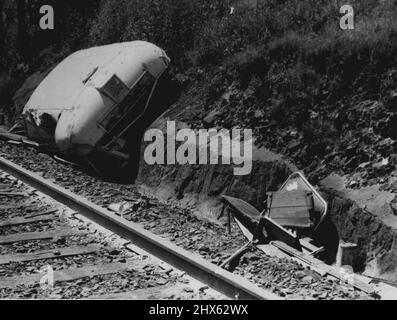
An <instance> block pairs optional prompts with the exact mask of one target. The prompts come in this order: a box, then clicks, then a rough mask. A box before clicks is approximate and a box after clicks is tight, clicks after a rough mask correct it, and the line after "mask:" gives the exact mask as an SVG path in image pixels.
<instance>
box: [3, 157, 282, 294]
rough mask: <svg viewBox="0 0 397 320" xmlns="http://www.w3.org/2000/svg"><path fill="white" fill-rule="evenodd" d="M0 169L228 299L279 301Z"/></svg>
mask: <svg viewBox="0 0 397 320" xmlns="http://www.w3.org/2000/svg"><path fill="white" fill-rule="evenodd" d="M0 169H1V170H3V171H4V172H6V173H8V174H10V175H12V176H14V177H16V178H18V179H20V180H21V181H23V182H24V183H26V184H28V185H30V186H32V187H33V188H35V189H37V190H38V191H40V192H42V193H44V194H46V195H48V196H50V197H52V198H53V199H55V200H56V201H58V202H60V203H62V204H64V205H66V206H68V207H70V208H71V209H73V210H75V211H77V212H79V213H80V214H82V215H84V216H86V217H87V218H89V219H90V220H92V221H94V222H96V223H98V224H99V225H101V226H103V227H105V228H106V229H108V230H110V231H112V232H114V233H116V234H118V235H120V236H122V237H124V238H125V239H127V240H130V241H131V242H132V243H134V244H135V245H137V246H138V247H140V248H142V249H144V250H146V251H147V252H149V253H151V254H153V255H154V256H156V257H158V258H159V259H161V260H163V261H165V262H167V263H168V264H170V265H172V266H174V267H176V268H178V269H180V270H182V271H184V272H186V273H187V274H189V275H190V276H192V277H193V278H195V279H197V280H199V281H201V282H203V283H205V284H206V285H208V286H209V287H211V288H213V289H215V290H216V291H218V292H220V293H222V294H224V295H225V296H227V297H229V298H231V299H243V300H245V299H249V300H258V299H259V300H282V298H280V297H279V296H277V295H275V294H273V293H272V292H270V291H267V290H264V289H262V288H259V287H258V286H257V285H255V284H253V283H251V282H249V281H248V280H246V279H244V278H243V277H241V276H238V275H235V274H233V273H231V272H229V271H227V270H224V269H222V268H220V267H218V266H216V265H214V264H212V263H210V262H208V261H206V260H204V259H203V258H201V257H200V256H199V255H197V254H195V253H191V252H188V251H186V250H184V249H182V248H180V247H178V246H176V245H175V244H173V243H171V242H170V241H168V240H166V239H163V238H161V237H159V236H157V235H155V234H153V233H151V232H149V231H147V230H145V229H144V228H142V227H141V226H139V225H138V224H136V223H133V222H131V221H128V220H126V219H124V218H122V217H119V216H117V215H115V214H114V213H112V212H110V211H108V210H106V209H104V208H103V207H100V206H98V205H96V204H94V203H92V202H90V201H88V200H87V199H85V198H83V197H81V196H79V195H76V194H74V193H72V192H70V191H69V190H66V189H65V188H62V187H60V186H58V185H56V184H54V183H53V182H51V181H48V180H46V179H44V178H43V177H41V176H39V175H38V174H36V173H34V172H31V171H29V170H26V169H24V168H22V167H21V166H19V165H16V164H14V163H12V162H11V161H8V160H6V159H4V158H2V157H0Z"/></svg>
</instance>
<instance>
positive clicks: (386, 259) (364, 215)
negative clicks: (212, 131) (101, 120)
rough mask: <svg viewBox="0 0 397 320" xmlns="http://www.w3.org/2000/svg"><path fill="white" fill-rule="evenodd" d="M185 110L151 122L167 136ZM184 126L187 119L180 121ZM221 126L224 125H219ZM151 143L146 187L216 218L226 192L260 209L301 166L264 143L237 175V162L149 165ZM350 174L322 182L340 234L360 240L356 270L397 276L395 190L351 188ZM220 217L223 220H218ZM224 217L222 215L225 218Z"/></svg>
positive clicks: (143, 168)
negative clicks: (169, 123) (244, 170)
mask: <svg viewBox="0 0 397 320" xmlns="http://www.w3.org/2000/svg"><path fill="white" fill-rule="evenodd" d="M181 112H182V114H183V110H180V109H179V110H174V109H171V110H169V111H168V112H166V113H165V114H163V115H162V116H161V117H160V118H159V119H158V120H157V121H156V122H154V123H153V124H152V126H151V127H152V128H158V129H160V130H161V131H162V132H163V133H164V136H165V137H166V134H165V131H166V122H167V121H170V120H176V121H177V120H178V119H180V117H181ZM177 123H178V124H179V126H180V128H185V127H187V125H186V124H185V123H183V122H177ZM218 129H219V128H218ZM148 144H149V143H148V142H143V144H142V149H141V161H140V169H139V175H138V180H137V183H138V185H139V186H140V188H141V190H142V191H143V192H145V193H147V194H150V195H152V196H155V197H157V198H159V199H161V200H163V201H167V202H174V203H178V204H179V205H182V206H183V207H188V208H190V209H193V212H195V214H196V215H197V216H199V217H203V218H206V219H209V220H211V221H217V217H218V215H219V213H220V212H221V210H222V203H221V200H220V196H221V195H223V194H227V195H231V196H235V197H239V198H242V199H244V200H246V201H248V202H249V203H251V204H252V205H254V206H255V207H257V208H258V209H260V208H261V207H262V206H263V201H264V199H265V196H266V192H267V191H275V190H277V189H278V187H279V186H280V184H281V183H282V182H283V181H284V180H285V179H286V178H287V177H288V175H289V174H290V173H292V172H293V171H295V170H298V169H297V168H296V167H295V166H294V165H293V164H291V163H290V162H289V161H287V160H286V159H285V158H282V157H281V156H279V155H277V154H275V153H273V152H271V151H268V150H266V149H264V148H262V149H257V148H255V147H254V150H253V159H254V161H253V166H252V172H251V174H249V175H246V176H234V175H233V165H222V164H218V165H148V164H147V163H146V162H145V161H144V159H143V153H144V150H145V148H146V147H147V145H148ZM348 181H349V179H348V177H347V178H345V179H342V178H341V177H338V178H335V177H333V176H332V175H331V176H330V177H329V178H327V179H324V180H323V181H322V182H320V183H319V187H320V188H321V191H322V194H323V195H324V197H325V198H326V199H327V201H328V204H329V211H328V212H329V215H330V217H331V219H332V221H333V222H334V224H335V225H336V228H337V230H338V233H339V237H340V239H341V240H344V241H346V242H353V243H356V244H358V248H359V250H358V256H357V259H356V261H355V266H354V267H355V269H356V270H357V271H365V273H366V274H367V275H370V276H374V277H381V278H385V279H387V280H391V281H397V272H396V265H397V264H396V263H395V262H396V260H397V244H396V243H395V241H394V238H395V234H396V228H397V220H396V221H395V219H396V218H395V216H394V214H393V210H392V206H391V205H390V203H391V202H392V200H393V198H394V196H395V195H394V194H393V193H392V192H389V191H380V190H379V186H370V187H366V188H367V189H368V188H370V189H371V190H366V188H364V189H363V188H359V189H346V185H348V184H349V183H348ZM218 222H219V221H218ZM221 222H222V220H221Z"/></svg>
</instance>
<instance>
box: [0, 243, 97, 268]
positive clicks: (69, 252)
mask: <svg viewBox="0 0 397 320" xmlns="http://www.w3.org/2000/svg"><path fill="white" fill-rule="evenodd" d="M99 249H100V248H99V246H96V245H90V246H83V247H82V246H72V247H67V248H62V249H51V250H43V251H35V252H32V253H24V254H10V255H3V256H1V257H0V265H3V264H8V263H12V262H17V263H21V262H28V261H36V260H44V259H58V258H64V257H72V256H79V255H85V254H90V253H94V252H97V251H99Z"/></svg>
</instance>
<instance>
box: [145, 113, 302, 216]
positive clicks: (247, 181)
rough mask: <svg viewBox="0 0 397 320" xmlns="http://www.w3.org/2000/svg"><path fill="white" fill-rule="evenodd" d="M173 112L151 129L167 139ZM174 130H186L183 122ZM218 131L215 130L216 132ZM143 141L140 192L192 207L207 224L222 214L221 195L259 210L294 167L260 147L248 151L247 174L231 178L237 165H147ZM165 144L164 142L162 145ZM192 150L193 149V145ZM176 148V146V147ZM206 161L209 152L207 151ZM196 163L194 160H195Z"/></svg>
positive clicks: (146, 143) (159, 120)
mask: <svg viewBox="0 0 397 320" xmlns="http://www.w3.org/2000/svg"><path fill="white" fill-rule="evenodd" d="M172 113H173V110H171V111H169V112H166V113H165V114H163V116H162V117H160V118H159V119H158V120H157V121H155V122H154V123H153V124H152V125H151V128H157V129H160V130H161V131H162V132H163V134H164V137H167V134H166V128H167V121H175V120H176V119H174V118H172ZM176 124H177V128H178V129H181V128H188V125H187V124H186V123H183V122H181V121H178V120H176ZM218 132H219V130H218ZM150 143H151V142H143V143H142V148H141V159H140V169H139V174H138V180H137V183H138V185H140V187H141V190H142V191H143V192H146V193H148V194H151V195H155V196H156V197H158V198H159V199H162V200H164V201H167V202H177V203H178V204H180V205H182V206H184V207H189V208H193V210H194V212H195V213H196V214H197V215H198V216H201V217H205V218H208V219H209V220H211V221H215V220H217V217H218V216H219V214H220V213H221V212H222V208H223V204H222V201H221V198H220V196H221V195H230V196H234V197H239V198H243V199H245V200H247V201H248V202H250V203H251V204H253V205H254V206H255V207H257V208H262V207H263V202H264V200H265V199H266V192H267V191H272V190H277V188H278V187H279V186H280V184H281V183H282V182H283V181H284V180H285V179H286V178H287V177H288V175H290V174H291V173H292V172H293V171H296V170H297V168H296V167H295V166H294V165H293V164H291V163H289V162H288V161H286V160H284V159H282V158H281V157H280V156H279V155H277V154H275V153H273V152H271V151H269V150H266V149H264V148H262V149H257V148H255V147H253V150H252V170H251V173H250V174H248V175H235V174H234V169H235V168H236V167H241V165H238V166H236V165H234V164H233V161H231V162H232V164H230V165H229V164H227V165H226V164H222V159H221V157H219V161H218V164H205V165H199V164H195V165H179V164H174V165H169V164H165V165H157V164H156V165H148V164H147V163H146V161H145V159H144V152H145V149H146V147H147V146H148V145H149V144H150ZM164 145H166V141H165V142H164ZM193 147H194V146H193ZM177 148H178V145H177ZM208 151H209V152H208V159H209V154H210V152H211V150H210V148H208ZM197 163H198V161H197Z"/></svg>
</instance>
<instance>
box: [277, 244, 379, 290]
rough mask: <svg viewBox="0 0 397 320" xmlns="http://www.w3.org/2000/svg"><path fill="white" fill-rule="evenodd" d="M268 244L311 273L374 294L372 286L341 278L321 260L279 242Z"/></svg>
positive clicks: (359, 281) (339, 274)
mask: <svg viewBox="0 0 397 320" xmlns="http://www.w3.org/2000/svg"><path fill="white" fill-rule="evenodd" d="M270 244H271V245H273V246H275V247H276V248H278V249H280V250H282V251H284V252H286V253H288V254H289V255H291V256H293V257H295V258H297V259H298V260H300V261H301V262H302V263H304V264H305V265H307V266H309V267H310V268H311V269H312V270H313V271H316V272H318V273H319V274H320V275H322V276H324V275H326V274H328V275H330V276H332V277H334V278H336V279H338V280H340V281H342V282H344V283H347V284H350V285H352V286H353V287H355V288H357V289H359V290H361V291H364V292H365V293H368V294H373V293H375V289H374V288H373V287H372V286H370V285H368V284H366V283H364V282H362V281H361V280H359V279H353V281H351V282H349V281H347V280H346V279H345V278H344V277H343V275H341V273H340V272H339V271H338V269H337V268H335V267H333V266H330V265H327V264H325V263H324V262H322V261H321V260H319V259H316V258H314V257H312V256H310V255H307V254H304V253H302V252H299V251H297V250H295V249H294V248H291V247H290V246H288V245H286V244H285V243H283V242H281V241H272V242H271V243H270Z"/></svg>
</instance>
